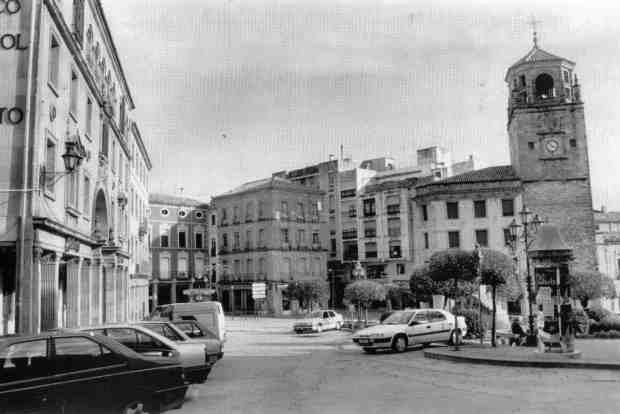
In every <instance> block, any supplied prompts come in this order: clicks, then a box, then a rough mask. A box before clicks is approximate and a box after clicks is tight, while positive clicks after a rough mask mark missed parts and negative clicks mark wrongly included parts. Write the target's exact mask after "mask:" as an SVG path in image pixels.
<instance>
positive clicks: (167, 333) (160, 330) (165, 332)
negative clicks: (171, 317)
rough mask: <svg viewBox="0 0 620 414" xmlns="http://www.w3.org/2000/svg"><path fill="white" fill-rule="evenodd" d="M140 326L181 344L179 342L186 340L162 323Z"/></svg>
mask: <svg viewBox="0 0 620 414" xmlns="http://www.w3.org/2000/svg"><path fill="white" fill-rule="evenodd" d="M140 326H142V327H144V328H146V329H150V330H151V331H153V332H155V333H157V334H159V335H161V336H163V337H164V338H168V339H170V340H171V341H175V342H179V341H183V340H184V338H183V337H182V336H181V335H179V334H178V333H176V332H175V331H174V330H173V329H171V328H170V327H169V326H168V325H164V324H160V323H144V324H140Z"/></svg>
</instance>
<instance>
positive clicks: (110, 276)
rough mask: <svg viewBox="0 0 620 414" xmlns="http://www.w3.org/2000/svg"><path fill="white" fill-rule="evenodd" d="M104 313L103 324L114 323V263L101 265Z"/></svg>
mask: <svg viewBox="0 0 620 414" xmlns="http://www.w3.org/2000/svg"><path fill="white" fill-rule="evenodd" d="M103 276H104V277H103V279H104V280H103V286H102V289H103V291H104V301H103V305H104V313H103V320H104V322H105V323H110V322H115V321H116V295H115V293H116V266H115V265H114V263H104V264H103Z"/></svg>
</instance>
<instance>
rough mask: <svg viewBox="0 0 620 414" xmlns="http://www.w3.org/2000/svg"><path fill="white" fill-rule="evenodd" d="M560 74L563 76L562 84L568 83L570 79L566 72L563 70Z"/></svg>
mask: <svg viewBox="0 0 620 414" xmlns="http://www.w3.org/2000/svg"><path fill="white" fill-rule="evenodd" d="M562 74H563V75H564V82H570V78H569V77H568V71H565V70H563V71H562Z"/></svg>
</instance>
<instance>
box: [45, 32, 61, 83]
mask: <svg viewBox="0 0 620 414" xmlns="http://www.w3.org/2000/svg"><path fill="white" fill-rule="evenodd" d="M59 63H60V43H58V40H57V39H56V36H54V35H51V40H50V51H49V73H48V79H47V80H48V82H49V83H50V84H51V85H52V86H53V87H54V88H55V89H56V88H58V86H59V85H58V73H59V72H58V69H59Z"/></svg>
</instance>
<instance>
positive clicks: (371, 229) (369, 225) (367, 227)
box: [364, 220, 377, 237]
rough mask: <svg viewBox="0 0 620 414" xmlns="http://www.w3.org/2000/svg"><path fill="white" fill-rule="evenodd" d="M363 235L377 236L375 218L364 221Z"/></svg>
mask: <svg viewBox="0 0 620 414" xmlns="http://www.w3.org/2000/svg"><path fill="white" fill-rule="evenodd" d="M364 237H377V222H376V221H375V220H370V221H365V222H364Z"/></svg>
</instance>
